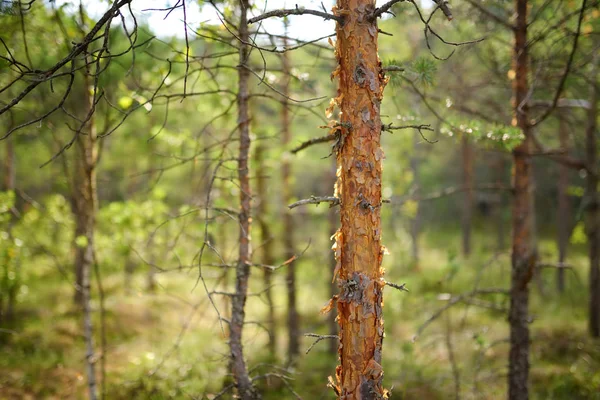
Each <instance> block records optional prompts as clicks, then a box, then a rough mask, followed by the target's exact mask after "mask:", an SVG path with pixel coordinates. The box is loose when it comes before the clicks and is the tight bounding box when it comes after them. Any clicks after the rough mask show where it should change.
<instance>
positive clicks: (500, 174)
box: [496, 154, 506, 252]
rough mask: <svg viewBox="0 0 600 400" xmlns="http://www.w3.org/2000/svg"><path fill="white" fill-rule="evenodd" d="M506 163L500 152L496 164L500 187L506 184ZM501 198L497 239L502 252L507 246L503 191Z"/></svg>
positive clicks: (499, 250) (498, 205)
mask: <svg viewBox="0 0 600 400" xmlns="http://www.w3.org/2000/svg"><path fill="white" fill-rule="evenodd" d="M504 165H505V162H504V156H503V155H502V154H498V164H497V165H496V184H497V185H498V187H500V186H501V185H502V184H504V171H505V166H504ZM499 199H500V200H499V202H498V204H497V206H496V241H497V244H498V252H502V251H504V248H505V247H506V243H505V242H506V239H505V234H506V233H505V228H504V205H505V202H506V200H505V196H504V194H503V193H500V195H499Z"/></svg>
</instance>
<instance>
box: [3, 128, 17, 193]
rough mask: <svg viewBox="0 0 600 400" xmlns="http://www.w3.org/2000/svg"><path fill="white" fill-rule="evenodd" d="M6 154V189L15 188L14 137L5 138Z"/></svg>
mask: <svg viewBox="0 0 600 400" xmlns="http://www.w3.org/2000/svg"><path fill="white" fill-rule="evenodd" d="M4 145H5V149H6V152H5V154H6V156H5V158H4V190H14V189H15V177H16V162H15V148H14V143H13V138H11V137H8V138H7V139H5V144H4Z"/></svg>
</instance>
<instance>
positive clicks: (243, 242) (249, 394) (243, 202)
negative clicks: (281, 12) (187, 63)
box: [229, 0, 260, 400]
mask: <svg viewBox="0 0 600 400" xmlns="http://www.w3.org/2000/svg"><path fill="white" fill-rule="evenodd" d="M239 5H240V7H239V10H240V25H239V29H238V35H239V39H240V43H239V46H240V51H239V65H238V95H237V105H238V120H237V123H238V129H239V132H240V148H239V152H240V153H239V158H238V179H239V185H240V214H239V227H240V233H239V252H238V261H237V265H236V270H235V295H234V296H233V297H232V299H231V322H230V324H229V328H230V337H229V346H230V350H231V369H232V372H233V378H234V381H235V386H236V389H237V392H238V396H239V397H240V398H241V399H242V400H253V399H259V398H260V395H259V394H258V392H257V391H256V389H255V388H254V385H253V384H252V380H251V379H250V376H249V375H248V369H247V367H246V361H245V360H244V350H243V345H242V331H243V329H244V320H245V318H246V311H245V309H244V307H245V306H246V299H247V297H248V280H249V278H250V264H251V261H250V221H251V219H250V214H251V194H252V192H251V189H250V179H249V168H248V154H249V152H250V115H249V110H248V103H249V98H250V93H249V90H248V80H249V78H250V71H249V70H248V68H247V63H248V57H249V55H250V52H249V46H248V44H247V43H249V42H250V35H249V33H248V11H249V9H250V4H249V1H248V0H239Z"/></svg>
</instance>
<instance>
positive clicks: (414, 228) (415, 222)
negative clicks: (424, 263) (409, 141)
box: [409, 132, 421, 270]
mask: <svg viewBox="0 0 600 400" xmlns="http://www.w3.org/2000/svg"><path fill="white" fill-rule="evenodd" d="M420 141H421V135H420V133H419V132H415V133H414V135H413V147H412V157H411V158H410V169H411V170H412V174H413V185H414V186H415V187H416V190H415V192H414V195H415V196H417V197H418V196H419V194H420V193H421V176H420V173H419V172H420V171H419V156H418V144H419V142H420ZM409 230H410V239H411V255H412V261H413V268H415V269H416V270H418V269H419V259H420V251H419V235H420V233H421V203H417V211H416V213H415V215H414V217H413V218H411V220H410V228H409Z"/></svg>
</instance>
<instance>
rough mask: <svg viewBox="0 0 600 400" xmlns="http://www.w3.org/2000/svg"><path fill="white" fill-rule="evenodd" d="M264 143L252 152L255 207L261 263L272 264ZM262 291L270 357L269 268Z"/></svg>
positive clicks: (273, 340) (273, 350)
mask: <svg viewBox="0 0 600 400" xmlns="http://www.w3.org/2000/svg"><path fill="white" fill-rule="evenodd" d="M264 151H265V148H264V145H263V143H262V142H261V143H259V144H258V146H256V150H255V153H254V161H255V165H256V172H257V175H258V176H257V185H256V186H257V192H258V193H257V194H258V206H257V207H256V212H257V222H258V226H259V228H260V239H259V243H260V246H261V248H260V250H261V255H262V263H263V264H265V265H273V264H274V262H275V258H274V257H273V237H272V235H271V229H270V227H269V223H268V222H267V219H268V218H269V215H270V214H269V201H268V195H267V168H266V166H265V160H264ZM263 280H264V285H265V288H264V291H265V297H266V299H267V307H268V314H267V321H266V324H265V325H266V327H267V330H268V334H269V352H270V354H271V357H275V355H276V348H277V335H276V330H275V305H274V303H273V290H272V286H273V271H272V270H271V269H269V268H265V269H264V275H263Z"/></svg>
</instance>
